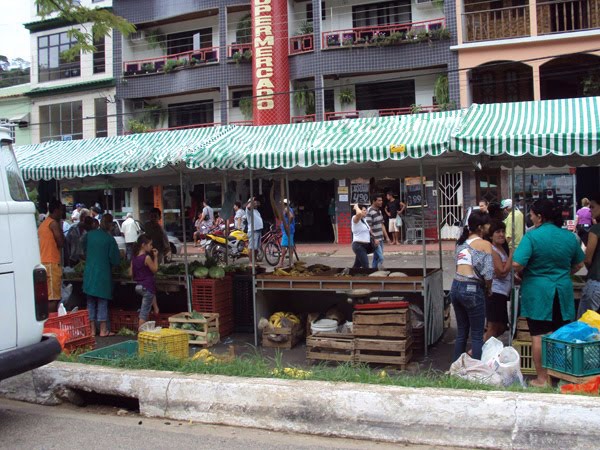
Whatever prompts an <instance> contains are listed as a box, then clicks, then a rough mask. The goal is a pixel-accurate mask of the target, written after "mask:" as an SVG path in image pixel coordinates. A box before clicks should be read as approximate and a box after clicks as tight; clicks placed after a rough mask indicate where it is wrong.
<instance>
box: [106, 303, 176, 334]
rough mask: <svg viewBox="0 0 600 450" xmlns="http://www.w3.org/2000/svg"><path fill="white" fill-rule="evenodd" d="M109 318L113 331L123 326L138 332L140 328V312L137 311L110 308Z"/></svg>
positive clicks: (117, 330) (115, 331) (116, 331)
mask: <svg viewBox="0 0 600 450" xmlns="http://www.w3.org/2000/svg"><path fill="white" fill-rule="evenodd" d="M108 318H109V322H110V331H112V332H113V333H118V332H119V331H120V330H121V328H127V329H129V330H131V331H136V332H137V330H138V328H139V324H140V314H139V313H138V312H137V311H125V310H122V309H110V310H109V311H108ZM167 326H168V325H167Z"/></svg>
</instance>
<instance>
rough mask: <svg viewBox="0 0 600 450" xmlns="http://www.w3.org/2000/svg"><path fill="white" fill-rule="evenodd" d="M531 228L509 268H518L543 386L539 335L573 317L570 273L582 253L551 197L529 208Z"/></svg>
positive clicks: (544, 376)
mask: <svg viewBox="0 0 600 450" xmlns="http://www.w3.org/2000/svg"><path fill="white" fill-rule="evenodd" d="M529 217H530V219H531V221H532V223H533V226H534V228H533V229H532V230H530V231H529V232H527V233H526V234H525V235H524V236H523V239H522V240H521V243H520V244H519V247H518V248H517V250H516V251H515V254H514V256H513V268H514V269H515V270H516V271H518V272H522V277H521V278H522V279H523V282H522V284H521V316H523V317H526V318H527V324H528V325H529V333H530V334H531V349H532V354H533V362H534V364H535V371H536V374H537V378H536V379H535V380H532V381H531V385H532V386H544V385H546V383H547V378H548V374H547V372H546V369H544V368H542V335H544V334H548V333H552V332H553V331H555V330H557V329H558V328H560V327H561V326H562V325H564V324H565V323H567V322H570V321H572V320H573V319H574V318H575V300H574V298H573V283H572V282H571V274H573V273H575V272H577V271H578V270H579V269H581V267H583V259H584V254H583V252H582V251H581V246H580V245H579V242H578V241H577V238H576V237H575V236H574V235H573V233H571V232H569V231H567V230H564V229H563V228H562V225H563V218H562V209H561V207H560V206H556V205H555V204H554V203H553V202H552V201H550V200H547V199H544V200H538V201H536V202H535V203H534V204H533V205H531V209H530V210H529Z"/></svg>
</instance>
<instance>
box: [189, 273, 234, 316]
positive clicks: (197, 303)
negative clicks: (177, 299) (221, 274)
mask: <svg viewBox="0 0 600 450" xmlns="http://www.w3.org/2000/svg"><path fill="white" fill-rule="evenodd" d="M232 292H233V290H232V278H231V277H225V278H223V279H221V280H215V279H210V278H194V279H193V280H192V306H193V309H194V311H203V312H210V313H221V312H222V311H221V309H223V308H228V309H231V310H233V297H232Z"/></svg>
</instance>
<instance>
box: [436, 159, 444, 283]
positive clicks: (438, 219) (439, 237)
mask: <svg viewBox="0 0 600 450" xmlns="http://www.w3.org/2000/svg"><path fill="white" fill-rule="evenodd" d="M435 191H436V202H435V206H436V208H437V232H438V251H439V254H440V270H441V271H443V270H444V267H443V262H442V218H441V216H440V214H441V212H440V197H441V196H440V169H439V168H438V166H437V164H436V165H435Z"/></svg>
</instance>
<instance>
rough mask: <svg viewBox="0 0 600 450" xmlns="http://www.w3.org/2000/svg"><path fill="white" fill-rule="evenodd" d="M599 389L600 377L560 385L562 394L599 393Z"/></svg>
mask: <svg viewBox="0 0 600 450" xmlns="http://www.w3.org/2000/svg"><path fill="white" fill-rule="evenodd" d="M588 312H589V311H588ZM599 391H600V377H596V378H592V379H591V380H590V381H586V382H585V383H581V384H564V385H562V386H561V387H560V392H561V393H562V394H573V393H576V392H577V393H582V394H592V395H598V392H599Z"/></svg>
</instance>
